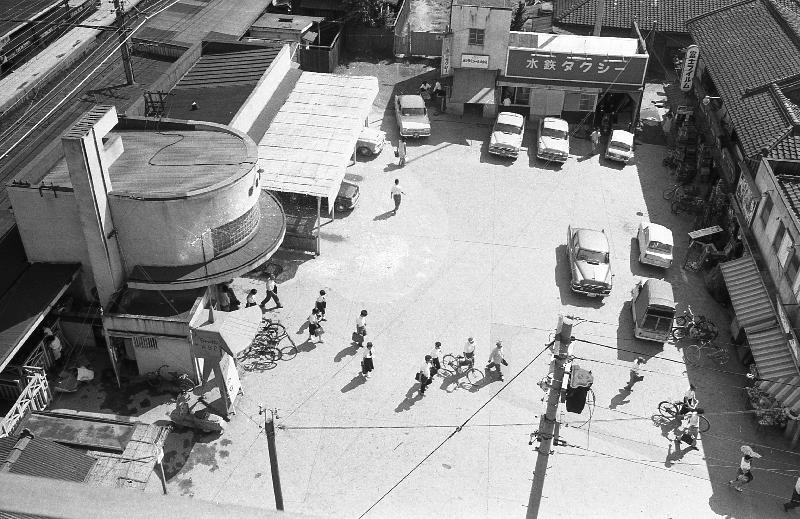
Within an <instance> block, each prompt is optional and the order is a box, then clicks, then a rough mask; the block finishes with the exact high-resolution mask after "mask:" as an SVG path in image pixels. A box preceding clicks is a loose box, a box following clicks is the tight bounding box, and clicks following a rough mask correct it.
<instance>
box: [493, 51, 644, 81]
mask: <svg viewBox="0 0 800 519" xmlns="http://www.w3.org/2000/svg"><path fill="white" fill-rule="evenodd" d="M507 63H508V65H507V67H506V76H508V77H519V78H531V79H540V80H555V81H574V82H576V83H606V84H610V85H629V86H641V85H642V84H644V74H645V72H646V71H647V55H641V56H595V55H589V54H586V55H576V54H569V53H565V52H545V51H540V50H535V49H508V62H507Z"/></svg>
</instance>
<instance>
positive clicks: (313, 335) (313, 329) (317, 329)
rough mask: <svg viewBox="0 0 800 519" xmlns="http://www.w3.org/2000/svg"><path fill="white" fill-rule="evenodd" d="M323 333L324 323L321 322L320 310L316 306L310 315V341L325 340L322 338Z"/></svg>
mask: <svg viewBox="0 0 800 519" xmlns="http://www.w3.org/2000/svg"><path fill="white" fill-rule="evenodd" d="M322 333H323V329H322V325H320V324H319V310H317V309H316V308H314V309H312V310H311V315H309V316H308V341H309V342H325V341H323V340H322ZM314 339H317V340H316V341H315V340H314Z"/></svg>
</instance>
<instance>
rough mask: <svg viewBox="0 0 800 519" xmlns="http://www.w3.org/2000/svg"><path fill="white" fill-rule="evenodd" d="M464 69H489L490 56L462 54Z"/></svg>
mask: <svg viewBox="0 0 800 519" xmlns="http://www.w3.org/2000/svg"><path fill="white" fill-rule="evenodd" d="M461 67H462V68H489V56H487V55H484V54H462V55H461Z"/></svg>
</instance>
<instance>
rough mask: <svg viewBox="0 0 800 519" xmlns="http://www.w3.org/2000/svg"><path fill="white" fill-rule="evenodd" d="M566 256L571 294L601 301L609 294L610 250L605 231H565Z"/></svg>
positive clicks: (610, 277)
mask: <svg viewBox="0 0 800 519" xmlns="http://www.w3.org/2000/svg"><path fill="white" fill-rule="evenodd" d="M567 253H568V254H569V266H570V273H571V276H572V280H571V282H570V285H569V286H570V288H571V289H572V291H573V292H578V293H581V294H585V295H587V296H589V297H600V298H603V297H605V296H607V295H609V294H610V293H611V286H612V284H613V279H614V274H613V273H612V271H611V248H610V247H609V245H608V237H606V233H605V231H597V230H594V229H584V228H573V227H572V226H571V225H570V226H569V227H568V228H567Z"/></svg>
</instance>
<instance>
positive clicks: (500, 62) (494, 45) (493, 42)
mask: <svg viewBox="0 0 800 519" xmlns="http://www.w3.org/2000/svg"><path fill="white" fill-rule="evenodd" d="M450 24H451V29H452V31H453V45H452V49H453V51H452V64H453V68H460V67H461V54H481V55H488V56H489V67H488V68H489V69H490V70H504V69H505V66H506V53H507V51H508V34H509V32H510V30H511V9H490V8H488V7H474V6H460V5H453V6H452V8H451V13H450ZM469 29H484V30H485V31H486V33H485V39H484V44H483V45H469Z"/></svg>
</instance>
